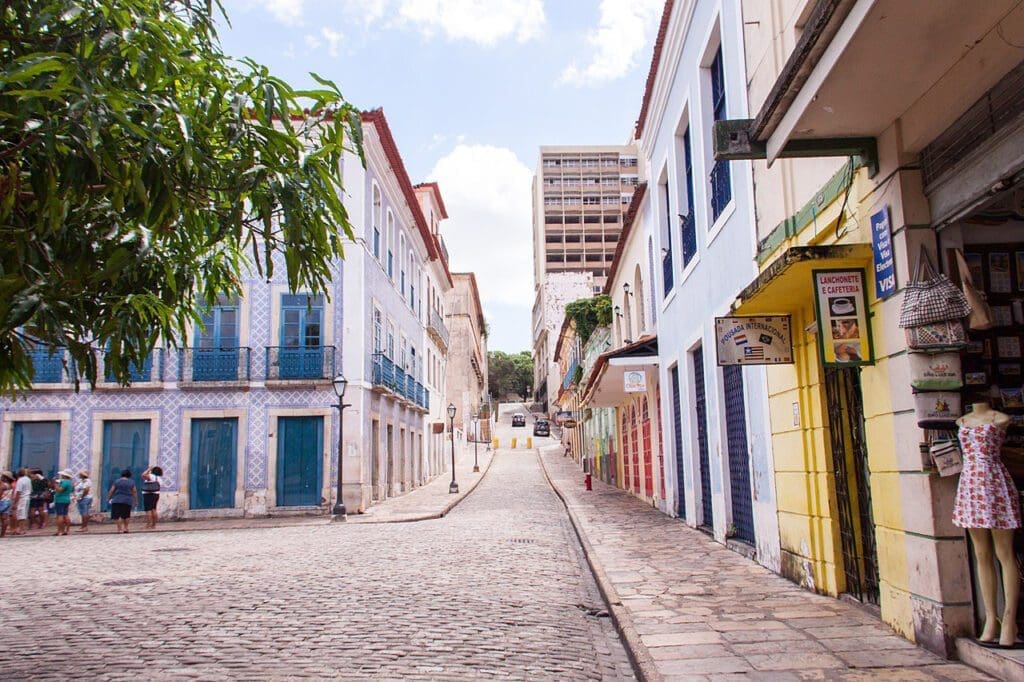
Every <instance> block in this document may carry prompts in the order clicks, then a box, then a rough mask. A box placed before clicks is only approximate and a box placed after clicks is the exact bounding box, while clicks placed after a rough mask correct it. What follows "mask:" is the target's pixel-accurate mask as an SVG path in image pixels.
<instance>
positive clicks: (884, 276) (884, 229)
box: [871, 206, 896, 300]
mask: <svg viewBox="0 0 1024 682" xmlns="http://www.w3.org/2000/svg"><path fill="white" fill-rule="evenodd" d="M871 249H872V251H874V254H875V296H877V297H878V298H879V300H881V299H883V298H888V297H890V296H892V295H893V294H894V293H896V259H895V258H894V257H893V253H892V228H891V227H890V224H889V207H888V206H886V207H885V208H883V209H882V210H881V211H879V212H878V213H873V214H872V215H871Z"/></svg>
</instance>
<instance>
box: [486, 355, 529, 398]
mask: <svg viewBox="0 0 1024 682" xmlns="http://www.w3.org/2000/svg"><path fill="white" fill-rule="evenodd" d="M487 385H488V386H489V387H490V390H491V394H492V395H493V396H494V397H495V398H496V399H497V400H502V399H506V398H511V397H521V398H524V399H528V398H529V396H530V387H531V386H532V385H533V357H532V355H531V354H530V351H526V350H524V351H521V352H519V353H504V352H502V351H500V350H493V351H490V352H488V353H487Z"/></svg>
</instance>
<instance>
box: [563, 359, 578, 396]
mask: <svg viewBox="0 0 1024 682" xmlns="http://www.w3.org/2000/svg"><path fill="white" fill-rule="evenodd" d="M579 366H580V361H579V359H578V358H573V359H572V362H570V363H569V368H568V369H567V370H566V371H565V376H564V377H562V388H565V389H568V388H569V386H571V385H572V382H573V381H574V380H575V379H576V370H577V369H578V368H579Z"/></svg>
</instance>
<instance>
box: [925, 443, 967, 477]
mask: <svg viewBox="0 0 1024 682" xmlns="http://www.w3.org/2000/svg"><path fill="white" fill-rule="evenodd" d="M928 454H929V455H931V458H932V463H933V464H935V469H936V470H937V471H938V472H939V476H953V475H954V474H959V473H960V472H961V471H963V468H964V458H963V453H961V452H960V441H959V440H956V439H955V438H954V439H942V440H934V441H932V442H931V445H929V446H928Z"/></svg>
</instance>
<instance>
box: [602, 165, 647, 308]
mask: <svg viewBox="0 0 1024 682" xmlns="http://www.w3.org/2000/svg"><path fill="white" fill-rule="evenodd" d="M646 194H647V183H646V182H641V183H640V184H639V185H637V186H636V189H634V190H633V198H632V199H631V200H630V202H629V208H627V209H626V215H625V217H624V218H623V219H622V233H621V234H620V235H619V243H618V244H616V245H615V256H614V257H612V266H611V267H610V268H609V269H608V279H606V280H605V282H604V291H603V292H601V293H604V294H610V293H611V291H612V280H614V279H615V275H617V274H618V272H619V261H621V260H622V252H623V251H625V250H626V240H627V239H629V235H630V234H632V232H633V224H634V223H635V222H636V217H637V214H639V213H640V204H641V203H642V202H643V200H644V196H646Z"/></svg>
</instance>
